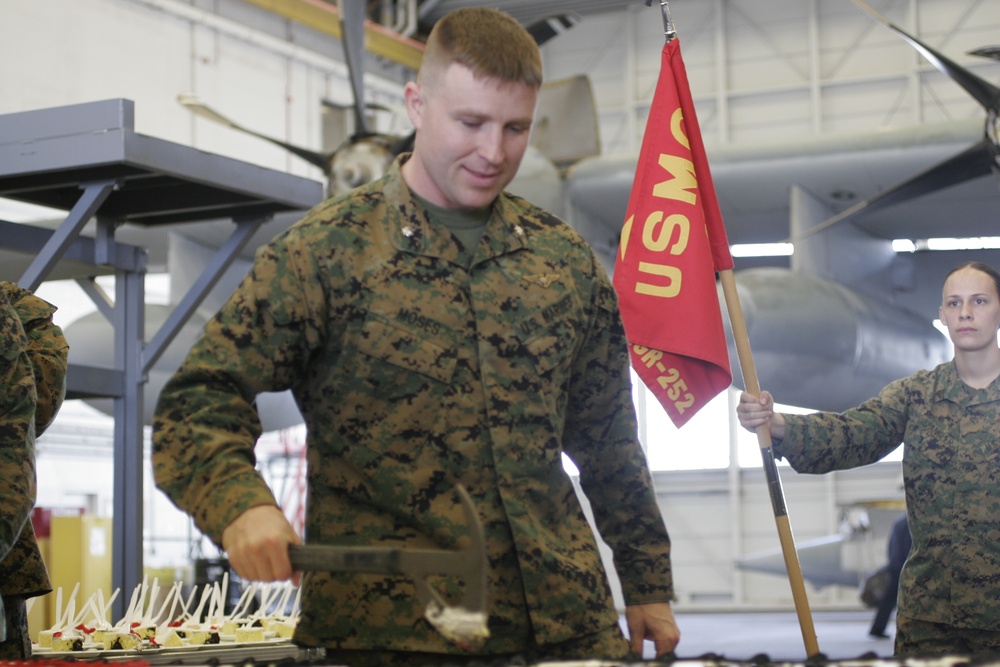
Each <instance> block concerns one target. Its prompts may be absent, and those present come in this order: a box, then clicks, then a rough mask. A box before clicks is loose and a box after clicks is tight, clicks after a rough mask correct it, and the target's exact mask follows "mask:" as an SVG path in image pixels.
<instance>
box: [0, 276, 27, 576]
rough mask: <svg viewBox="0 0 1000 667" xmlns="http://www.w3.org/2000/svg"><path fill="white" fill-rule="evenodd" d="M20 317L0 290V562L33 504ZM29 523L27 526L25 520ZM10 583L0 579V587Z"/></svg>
mask: <svg viewBox="0 0 1000 667" xmlns="http://www.w3.org/2000/svg"><path fill="white" fill-rule="evenodd" d="M27 348H28V339H27V337H26V336H25V335H24V328H23V327H22V326H21V320H20V319H18V317H17V313H16V312H15V311H14V308H13V307H12V306H11V305H10V300H9V299H8V295H7V294H6V293H5V292H4V291H2V290H0V480H2V483H0V560H2V559H6V558H8V557H9V556H10V553H11V550H12V549H13V548H14V544H15V543H16V541H17V539H18V536H19V535H20V534H21V529H22V528H23V527H24V525H25V524H26V523H28V515H29V514H30V513H31V509H32V507H34V506H35V424H34V419H35V381H34V378H33V377H32V375H31V362H30V361H28V351H27ZM28 525H30V524H28ZM12 584H14V582H11V581H8V579H7V578H3V579H0V590H2V592H3V593H4V594H6V593H7V590H6V589H7V587H8V586H9V585H12Z"/></svg>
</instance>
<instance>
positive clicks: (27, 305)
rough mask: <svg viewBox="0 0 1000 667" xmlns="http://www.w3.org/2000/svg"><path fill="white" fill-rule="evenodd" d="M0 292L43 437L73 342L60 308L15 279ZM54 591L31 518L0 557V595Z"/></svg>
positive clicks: (62, 393) (62, 391)
mask: <svg viewBox="0 0 1000 667" xmlns="http://www.w3.org/2000/svg"><path fill="white" fill-rule="evenodd" d="M0 293H2V294H3V295H4V296H5V297H6V298H7V299H8V300H9V302H10V304H11V306H12V307H13V310H14V312H15V313H16V314H17V316H18V319H19V320H20V322H21V326H22V327H23V330H24V333H25V337H26V340H27V353H28V359H29V361H30V363H31V369H32V376H33V378H34V381H35V392H36V396H37V404H36V408H35V417H34V421H35V434H36V435H41V434H42V433H43V432H44V431H45V429H47V428H48V427H49V425H50V424H51V423H52V421H53V420H54V419H55V416H56V413H58V412H59V408H60V407H61V406H62V403H63V399H64V398H65V397H66V364H67V356H68V354H69V346H68V344H67V343H66V338H65V337H64V336H63V332H62V329H61V328H60V327H59V326H58V325H56V324H54V323H53V322H52V314H53V313H55V311H56V307H55V306H53V305H52V304H50V303H48V302H47V301H44V300H43V299H40V298H38V297H37V296H35V295H34V294H32V293H31V292H30V291H28V290H26V289H23V288H21V287H18V286H17V285H15V284H13V283H8V282H0ZM32 457H34V453H33V450H32ZM32 461H34V459H33V458H32ZM51 590H52V585H51V584H50V583H49V576H48V572H47V571H46V569H45V562H44V561H43V560H42V555H41V553H40V552H39V550H38V542H37V541H36V539H35V532H34V529H33V528H32V525H31V521H27V522H25V524H24V528H23V530H22V531H21V534H20V536H19V537H18V539H17V542H15V544H14V547H13V548H12V549H11V551H10V553H9V554H8V555H7V557H6V558H3V559H2V560H0V594H2V595H18V596H21V597H35V596H38V595H44V594H45V593H48V592H49V591H51Z"/></svg>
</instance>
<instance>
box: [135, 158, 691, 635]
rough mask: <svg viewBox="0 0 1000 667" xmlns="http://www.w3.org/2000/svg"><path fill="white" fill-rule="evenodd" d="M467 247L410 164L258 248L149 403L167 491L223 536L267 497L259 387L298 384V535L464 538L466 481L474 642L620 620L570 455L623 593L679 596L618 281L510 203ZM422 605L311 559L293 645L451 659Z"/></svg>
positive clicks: (402, 542)
mask: <svg viewBox="0 0 1000 667" xmlns="http://www.w3.org/2000/svg"><path fill="white" fill-rule="evenodd" d="M459 251H460V248H459V245H458V243H457V242H456V240H455V238H454V237H453V236H452V234H451V233H450V232H448V231H447V230H445V229H439V228H435V227H433V226H431V224H430V223H429V221H428V219H427V217H426V214H425V213H424V211H423V209H422V208H421V207H420V206H419V205H418V204H417V203H416V201H415V200H414V199H413V198H412V196H411V194H410V191H409V189H408V188H407V187H406V185H405V183H404V182H403V179H402V176H401V174H400V169H399V163H397V164H396V165H394V166H393V167H392V169H390V171H389V173H388V174H387V175H386V176H385V177H384V178H382V179H381V180H380V181H377V182H375V183H374V184H370V185H367V186H364V187H362V188H361V189H359V190H356V191H355V192H353V193H351V194H349V195H347V196H345V197H340V198H335V199H332V200H328V201H327V202H325V203H324V204H321V205H320V206H318V207H317V208H316V209H314V210H313V211H311V212H310V213H309V214H308V215H307V216H306V217H305V218H304V219H303V220H301V221H300V222H299V223H297V224H296V225H295V226H293V227H292V228H291V229H290V230H289V231H288V232H286V233H284V234H283V235H280V236H279V237H277V238H276V239H275V240H274V241H273V242H272V243H271V244H269V245H267V246H265V247H263V248H261V249H260V250H259V251H258V253H257V257H256V260H255V262H254V265H253V267H252V269H251V270H250V272H249V274H248V275H247V277H246V279H245V280H244V282H243V283H242V285H241V286H240V287H239V288H238V289H237V290H236V292H235V293H234V295H233V296H232V298H231V299H230V301H229V302H228V304H227V305H226V306H224V307H223V309H222V310H221V311H220V312H219V313H218V315H217V316H216V317H215V318H214V319H213V320H212V321H211V322H210V323H209V324H208V325H207V328H206V332H205V334H204V335H203V337H202V338H201V339H200V340H199V342H198V343H196V345H195V346H194V348H193V349H192V351H191V353H190V355H189V357H188V358H187V360H186V361H185V362H184V364H183V365H182V367H181V368H180V369H179V370H178V372H177V373H176V375H175V376H174V377H173V378H172V379H171V380H170V381H169V382H168V383H167V385H166V386H165V388H164V390H163V392H162V394H161V396H160V398H159V403H158V407H157V410H156V416H155V419H154V425H153V427H154V437H153V443H154V444H153V447H154V450H153V451H154V453H153V462H154V468H155V477H156V481H157V484H158V485H159V486H160V488H162V489H163V490H164V491H165V492H166V493H167V495H169V496H170V497H171V498H172V499H173V500H174V502H176V503H177V505H178V506H179V507H181V508H182V509H184V510H186V511H187V512H189V513H190V514H192V516H193V517H194V519H195V521H196V523H197V525H198V527H199V528H200V529H201V530H202V531H204V532H205V533H206V534H207V535H208V536H210V537H211V538H212V539H213V540H215V541H216V542H218V541H219V539H220V537H221V534H222V531H223V529H224V528H225V526H226V525H227V524H228V523H229V522H230V521H232V520H233V519H234V518H235V517H236V516H237V515H238V514H239V513H241V512H243V511H244V510H246V509H247V508H249V507H251V506H254V505H259V504H263V503H274V500H273V497H272V496H271V494H270V492H269V491H268V489H267V488H266V487H265V486H264V484H263V483H262V481H261V479H260V478H259V477H258V475H257V474H256V473H255V472H254V469H253V465H254V458H253V453H252V446H253V442H254V440H255V439H256V438H257V436H258V435H259V432H260V427H259V423H258V420H257V418H256V415H255V413H254V409H253V405H252V401H253V398H254V396H255V394H257V393H258V392H262V391H273V390H279V389H284V388H291V389H292V391H293V392H294V395H295V398H296V400H297V403H298V405H299V407H300V409H301V411H302V414H303V416H304V418H305V421H306V425H307V427H308V475H309V485H308V486H309V498H308V509H307V516H306V535H305V540H306V542H307V543H331V544H345V545H383V546H393V547H414V548H453V547H455V546H456V544H457V543H458V542H457V541H458V540H459V538H461V537H462V536H463V535H464V534H465V532H466V531H465V528H464V524H465V521H464V519H463V517H462V511H461V508H460V505H459V504H458V500H457V498H456V496H455V494H454V493H453V489H454V488H455V486H456V485H457V484H461V485H464V487H465V488H466V489H468V490H469V492H470V495H471V496H472V499H473V501H474V503H475V504H476V507H477V511H478V514H479V519H480V521H481V522H482V524H483V527H484V529H485V532H486V539H487V543H488V545H487V549H488V558H489V572H488V582H487V585H488V590H489V594H490V602H489V615H490V618H489V626H490V631H491V633H492V636H491V639H490V640H489V642H488V644H487V645H486V647H485V650H484V653H486V654H495V653H505V652H513V651H517V650H519V649H522V648H523V647H525V646H526V645H527V643H528V642H529V640H530V638H531V637H532V636H533V638H534V639H535V641H537V642H538V643H541V644H546V643H550V642H560V641H564V640H567V639H570V638H573V637H577V636H580V635H583V634H589V633H593V632H596V631H598V630H601V629H603V628H607V627H610V626H612V625H614V624H615V623H617V613H616V610H615V609H614V606H613V603H612V598H611V593H610V590H609V586H608V582H607V579H606V576H605V573H604V571H603V568H602V564H601V559H600V555H599V553H598V548H597V544H596V542H595V538H594V536H593V533H592V531H591V529H590V527H589V525H588V523H587V520H586V518H585V516H584V511H583V509H582V508H581V505H580V503H579V501H578V500H577V497H576V495H575V493H574V488H573V484H572V483H571V480H570V478H569V477H568V476H567V475H566V473H565V472H564V469H563V461H562V455H563V453H564V452H565V453H566V454H567V455H568V456H570V457H572V459H573V460H574V461H575V463H576V465H577V466H578V467H579V469H580V471H581V484H582V488H583V489H584V491H585V492H586V494H587V495H588V497H589V499H590V501H591V503H592V506H593V509H594V513H595V515H596V522H597V524H598V526H599V529H600V531H601V534H602V537H603V538H604V540H605V541H606V542H607V543H608V545H610V547H611V548H612V550H613V551H614V556H615V563H616V566H617V571H618V574H619V576H620V578H621V581H622V585H623V589H624V595H625V599H626V602H627V603H629V604H640V603H648V602H663V601H669V600H670V599H672V597H673V588H672V581H671V572H670V559H669V553H670V542H669V539H668V536H667V532H666V529H665V527H664V524H663V520H662V518H661V516H660V511H659V508H658V506H657V503H656V498H655V494H654V491H653V487H652V482H651V478H650V475H649V471H648V469H647V467H646V460H645V456H644V454H643V452H642V450H641V448H640V446H639V443H638V440H637V436H636V422H635V414H634V408H633V405H632V398H631V391H630V379H629V368H628V353H627V349H626V343H625V338H624V333H623V330H622V325H621V322H620V318H619V315H618V311H617V303H616V298H615V293H614V291H613V289H612V286H611V284H610V281H609V279H608V277H607V275H606V274H605V272H604V271H603V269H602V268H601V267H600V265H599V264H598V263H597V261H596V260H595V258H594V255H593V253H592V252H591V250H590V249H589V247H588V246H587V245H586V243H585V242H584V241H583V240H582V239H581V238H580V237H579V236H578V235H577V234H576V233H575V232H573V231H572V230H571V229H570V228H569V227H568V226H566V225H565V224H564V223H562V222H561V221H559V220H558V219H556V218H554V217H552V216H551V215H549V214H547V213H545V212H544V211H542V210H540V209H538V208H536V207H533V206H531V205H530V204H528V203H527V202H526V201H524V200H522V199H519V198H516V197H514V196H511V195H508V194H503V195H501V196H500V197H499V198H498V199H497V201H496V203H495V204H494V209H493V213H492V216H491V217H490V219H489V221H488V223H487V227H486V230H485V233H484V235H483V238H482V240H481V242H480V245H479V247H478V250H477V254H476V256H475V258H474V260H473V262H472V265H471V267H468V268H467V267H465V266H463V265H462V264H461V263H460V262H459ZM435 582H436V585H437V586H438V587H439V589H440V590H441V591H442V593H443V594H444V595H445V596H446V597H448V596H452V597H454V596H455V595H456V594H457V593H458V592H459V591H460V590H461V589H460V586H461V582H458V581H457V580H455V579H454V578H451V577H440V578H437V579H436V580H435ZM422 614H423V610H422V608H421V606H420V604H419V602H418V601H417V600H416V598H415V597H414V588H413V586H412V584H411V583H410V582H409V581H407V580H406V579H405V578H400V577H394V576H382V575H328V574H310V575H307V576H306V577H305V581H304V592H303V597H302V616H301V619H300V622H299V626H298V631H297V634H296V639H297V640H298V641H301V642H303V643H306V644H310V645H325V646H336V647H340V648H345V649H369V648H381V649H390V650H404V651H428V652H439V653H440V652H449V651H454V650H457V649H454V648H453V647H451V646H450V645H449V644H447V643H446V642H445V641H444V640H443V639H442V638H441V637H440V636H438V635H437V634H436V633H435V632H434V631H433V630H431V629H430V626H429V625H428V624H427V623H426V622H425V621H424V620H423V619H422Z"/></svg>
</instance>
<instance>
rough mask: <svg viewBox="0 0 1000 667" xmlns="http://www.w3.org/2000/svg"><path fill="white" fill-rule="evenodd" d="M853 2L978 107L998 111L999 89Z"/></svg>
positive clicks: (858, 0) (862, 2) (859, 1)
mask: <svg viewBox="0 0 1000 667" xmlns="http://www.w3.org/2000/svg"><path fill="white" fill-rule="evenodd" d="M853 2H854V4H855V5H857V6H858V7H859V8H860V9H861V10H862V11H863V12H865V13H866V14H868V15H869V16H871V17H872V18H873V19H875V20H876V21H878V22H879V23H882V24H883V25H885V26H886V27H888V28H889V29H890V30H892V31H893V32H895V33H896V34H898V35H899V36H900V37H902V38H903V39H905V40H906V41H907V42H909V43H910V44H911V45H912V46H913V48H915V49H916V50H917V51H919V52H920V54H921V55H922V56H923V57H924V58H926V59H927V60H929V61H930V63H931V64H932V65H934V67H935V68H937V70H938V71H940V72H942V73H943V74H945V75H947V76H948V77H950V78H951V79H952V80H953V81H954V82H955V83H957V84H958V85H960V86H961V87H962V88H964V89H965V91H966V92H967V93H969V95H971V96H972V97H973V98H974V99H975V100H976V101H977V102H979V104H980V106H982V107H983V108H984V109H986V110H987V111H992V112H997V111H1000V88H997V87H996V86H994V85H993V84H992V83H990V82H989V81H986V80H985V79H982V78H980V77H978V76H976V75H975V74H973V73H972V72H970V71H969V70H967V69H965V68H964V67H962V66H961V65H959V64H958V63H956V62H954V61H953V60H951V59H949V58H948V57H947V56H945V55H943V54H941V53H939V52H938V51H936V50H934V49H933V48H931V47H930V46H928V45H926V44H924V43H923V42H921V41H920V40H919V39H917V38H916V37H913V36H912V35H909V34H907V33H906V31H904V30H903V29H902V28H900V27H899V26H897V25H895V24H894V23H892V22H891V21H890V20H889V19H887V18H886V17H884V16H882V15H881V14H879V13H878V11H876V10H875V8H874V7H872V6H871V5H869V4H868V3H867V2H865V0H853Z"/></svg>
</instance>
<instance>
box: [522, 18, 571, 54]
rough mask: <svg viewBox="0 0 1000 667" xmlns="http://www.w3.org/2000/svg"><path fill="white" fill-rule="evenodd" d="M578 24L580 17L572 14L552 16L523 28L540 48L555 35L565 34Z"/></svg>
mask: <svg viewBox="0 0 1000 667" xmlns="http://www.w3.org/2000/svg"><path fill="white" fill-rule="evenodd" d="M579 22H580V15H579V14H575V13H573V12H567V13H565V14H553V15H552V16H546V17H545V18H543V19H539V20H537V21H535V22H534V23H532V24H531V25H528V26H525V28H526V29H527V31H528V33H530V34H531V36H532V37H534V38H535V43H536V44H538V46H541V45H542V44H544V43H545V42H547V41H549V40H550V39H552V38H553V37H555V36H557V35H561V34H562V33H564V32H566V31H567V30H569V29H570V28H572V27H573V26H575V25H576V24H577V23H579Z"/></svg>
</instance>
